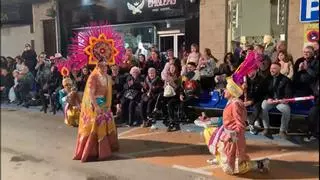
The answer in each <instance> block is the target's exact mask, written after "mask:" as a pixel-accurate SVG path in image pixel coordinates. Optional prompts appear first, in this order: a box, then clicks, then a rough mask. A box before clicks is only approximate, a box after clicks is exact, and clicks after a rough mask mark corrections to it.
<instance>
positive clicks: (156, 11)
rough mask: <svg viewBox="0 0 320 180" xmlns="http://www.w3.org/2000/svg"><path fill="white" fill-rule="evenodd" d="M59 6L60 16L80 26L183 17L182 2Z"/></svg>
mask: <svg viewBox="0 0 320 180" xmlns="http://www.w3.org/2000/svg"><path fill="white" fill-rule="evenodd" d="M92 2H94V3H91V4H89V5H83V4H81V1H69V2H66V1H65V2H64V1H61V2H60V7H61V13H69V12H71V14H70V15H68V17H67V18H70V20H71V24H72V25H73V27H75V26H83V25H84V24H88V23H89V22H90V21H97V20H98V21H99V20H106V21H109V22H110V23H111V24H122V23H132V22H145V21H154V20H163V19H170V18H180V17H184V16H185V2H186V1H185V0H109V1H93V0H92Z"/></svg>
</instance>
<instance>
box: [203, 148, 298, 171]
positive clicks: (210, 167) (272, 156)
mask: <svg viewBox="0 0 320 180" xmlns="http://www.w3.org/2000/svg"><path fill="white" fill-rule="evenodd" d="M299 153H301V151H300V152H297V151H295V152H288V153H282V154H273V155H270V156H268V155H267V156H264V157H257V158H253V159H251V160H253V161H256V160H260V159H264V158H270V159H271V161H272V158H279V157H284V156H291V155H296V154H299ZM218 167H219V166H218V165H211V166H204V167H200V168H197V169H202V170H205V169H216V168H218Z"/></svg>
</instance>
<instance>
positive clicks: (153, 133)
mask: <svg viewBox="0 0 320 180" xmlns="http://www.w3.org/2000/svg"><path fill="white" fill-rule="evenodd" d="M163 133H166V132H165V131H163V132H162V131H161V132H150V133H144V134H136V135H132V136H125V137H119V139H129V138H135V137H142V136H148V135H155V134H163Z"/></svg>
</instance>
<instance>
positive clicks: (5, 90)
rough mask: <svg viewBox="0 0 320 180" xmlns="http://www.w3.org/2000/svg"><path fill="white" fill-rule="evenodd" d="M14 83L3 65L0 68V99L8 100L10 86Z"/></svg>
mask: <svg viewBox="0 0 320 180" xmlns="http://www.w3.org/2000/svg"><path fill="white" fill-rule="evenodd" d="M13 85H14V81H13V76H12V75H11V74H9V72H8V69H7V68H5V67H2V68H1V81H0V92H1V100H2V101H3V100H4V101H9V99H8V98H9V97H8V95H9V91H10V88H11V87H12V86H13Z"/></svg>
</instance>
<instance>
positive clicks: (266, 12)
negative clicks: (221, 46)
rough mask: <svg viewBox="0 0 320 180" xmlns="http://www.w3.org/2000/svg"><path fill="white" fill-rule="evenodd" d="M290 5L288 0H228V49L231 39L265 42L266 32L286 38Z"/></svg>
mask: <svg viewBox="0 0 320 180" xmlns="http://www.w3.org/2000/svg"><path fill="white" fill-rule="evenodd" d="M287 7H288V0H228V18H227V21H228V22H227V25H228V31H227V33H228V51H232V49H233V47H232V42H240V43H241V45H242V46H244V45H246V44H263V43H264V42H263V40H264V36H265V35H271V36H272V38H273V39H272V42H273V43H276V42H277V41H279V40H283V41H286V34H287V19H288V18H287V16H288V15H287V14H288V13H287Z"/></svg>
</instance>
